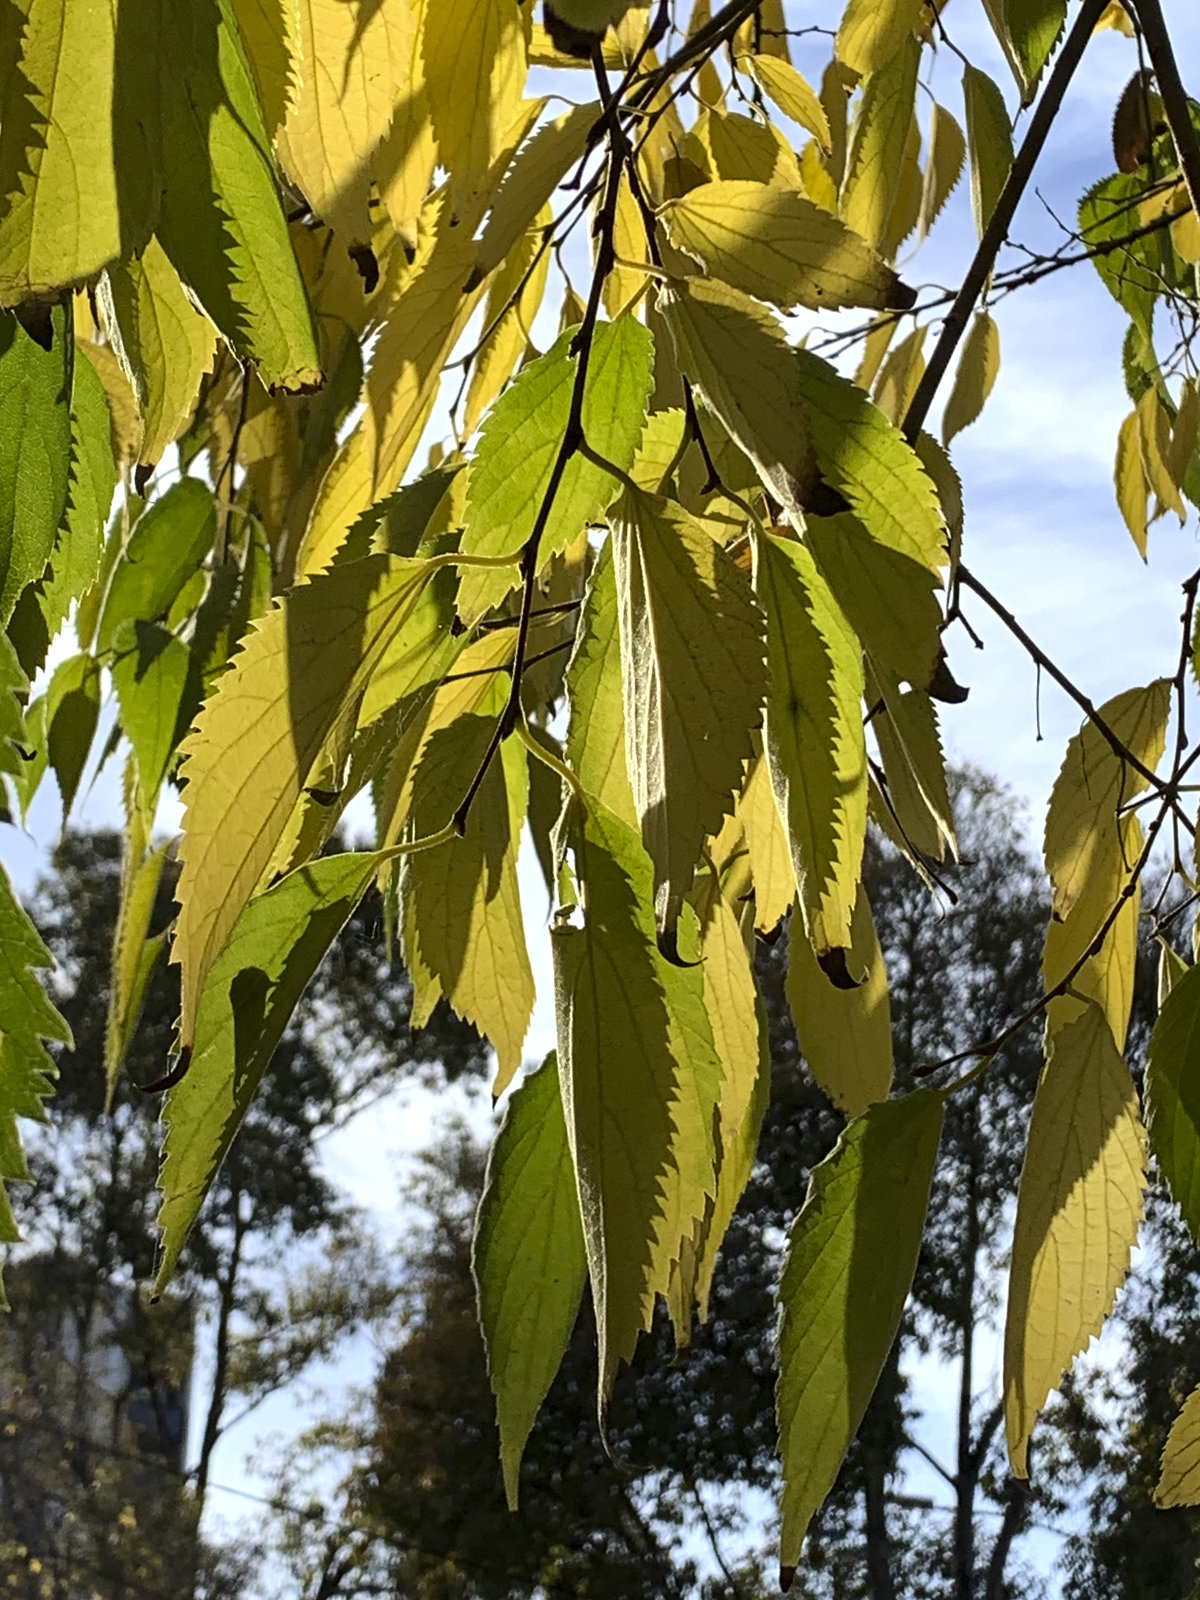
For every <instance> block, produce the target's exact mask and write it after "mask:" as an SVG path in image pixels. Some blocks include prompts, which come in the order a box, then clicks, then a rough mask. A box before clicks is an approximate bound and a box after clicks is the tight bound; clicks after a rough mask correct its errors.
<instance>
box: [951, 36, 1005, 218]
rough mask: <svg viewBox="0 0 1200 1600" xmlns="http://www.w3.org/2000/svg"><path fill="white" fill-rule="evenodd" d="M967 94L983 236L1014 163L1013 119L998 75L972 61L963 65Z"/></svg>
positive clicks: (974, 192)
mask: <svg viewBox="0 0 1200 1600" xmlns="http://www.w3.org/2000/svg"><path fill="white" fill-rule="evenodd" d="M963 98H964V100H965V102H966V111H967V145H968V148H969V149H970V152H971V209H972V211H973V212H974V215H975V227H976V229H977V230H978V232H979V234H980V236H981V237H982V235H983V231H984V229H985V228H986V227H987V225H988V220H989V219H990V217H991V215H992V212H993V211H994V210H995V209H996V201H997V200H998V199H999V198H1000V191H1001V189H1003V187H1004V184H1005V182H1006V180H1007V178H1008V173H1009V169H1010V168H1011V166H1012V158H1013V145H1012V123H1011V122H1010V121H1009V119H1008V110H1007V108H1006V106H1005V104H1004V96H1003V95H1002V94H1001V93H1000V90H999V88H998V86H997V84H996V82H995V79H993V78H989V77H988V75H987V73H986V72H981V71H980V70H979V68H978V67H973V66H971V65H970V64H969V63H968V64H967V65H966V66H965V67H964V68H963Z"/></svg>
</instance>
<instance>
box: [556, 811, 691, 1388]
mask: <svg viewBox="0 0 1200 1600" xmlns="http://www.w3.org/2000/svg"><path fill="white" fill-rule="evenodd" d="M571 822H572V823H573V826H572V827H571V828H570V842H571V846H572V848H573V850H574V856H575V869H576V876H577V879H578V881H579V882H580V883H581V884H582V885H583V886H584V887H585V900H584V903H583V906H582V908H581V909H582V911H583V920H582V926H579V927H572V926H569V925H568V924H567V923H566V922H565V921H564V920H562V918H561V916H560V919H559V921H558V922H557V924H556V925H555V927H554V929H553V932H552V947H553V952H554V971H555V997H556V1004H557V1012H558V1060H559V1071H560V1074H561V1077H562V1095H563V1106H564V1109H565V1112H566V1118H567V1132H568V1137H569V1139H570V1143H571V1152H572V1156H573V1158H574V1162H575V1170H576V1173H577V1175H578V1183H579V1194H580V1210H581V1214H582V1217H583V1232H584V1239H585V1241H586V1244H587V1256H588V1270H589V1274H590V1277H591V1283H592V1299H593V1303H594V1305H595V1307H596V1324H597V1334H598V1339H599V1346H600V1369H599V1396H600V1401H601V1404H602V1405H603V1404H604V1402H605V1401H606V1400H607V1397H608V1395H609V1394H610V1393H611V1391H612V1385H613V1380H614V1378H615V1376H616V1370H617V1365H618V1363H619V1362H620V1361H621V1360H628V1359H629V1358H630V1357H631V1356H632V1355H633V1351H634V1347H635V1345H636V1343H637V1337H638V1334H639V1333H640V1332H641V1331H642V1330H644V1329H647V1328H649V1326H650V1319H651V1316H652V1314H653V1310H654V1299H655V1296H656V1294H665V1293H666V1292H667V1289H668V1287H669V1284H670V1279H671V1267H672V1263H673V1262H674V1261H676V1260H677V1259H678V1257H679V1253H680V1250H681V1248H682V1244H683V1241H684V1240H685V1239H687V1238H690V1237H691V1235H692V1233H693V1231H694V1228H695V1224H696V1222H697V1221H699V1220H700V1219H701V1218H702V1217H703V1215H704V1212H705V1208H706V1205H707V1203H708V1200H709V1199H710V1198H711V1197H712V1195H713V1193H714V1189H715V1175H714V1170H713V1163H714V1146H713V1113H714V1110H715V1106H716V1101H717V1094H718V1089H719V1077H720V1069H719V1067H718V1065H717V1062H716V1057H715V1051H714V1048H713V1042H712V1033H711V1028H710V1027H709V1026H708V1023H707V1018H706V1016H705V1013H704V1002H703V977H702V974H701V970H700V968H699V967H688V968H679V967H674V966H671V965H669V964H668V963H667V962H666V961H664V960H663V959H662V957H661V956H659V955H658V953H657V951H656V949H655V943H654V921H653V917H652V916H651V914H650V912H649V909H648V905H649V900H650V896H651V867H650V862H649V859H648V858H647V856H646V854H645V852H644V850H643V849H642V846H641V842H640V840H639V839H638V837H637V835H636V834H635V833H634V832H633V830H632V829H630V828H628V827H627V826H626V825H625V824H624V823H622V822H621V821H620V820H619V819H618V818H617V817H615V816H613V815H612V814H611V813H610V812H606V811H604V810H603V809H602V808H600V807H599V806H596V805H589V806H588V807H587V808H586V810H585V811H584V812H583V814H582V815H579V812H578V809H576V811H575V812H574V814H573V816H572V818H571ZM706 1035H707V1037H706Z"/></svg>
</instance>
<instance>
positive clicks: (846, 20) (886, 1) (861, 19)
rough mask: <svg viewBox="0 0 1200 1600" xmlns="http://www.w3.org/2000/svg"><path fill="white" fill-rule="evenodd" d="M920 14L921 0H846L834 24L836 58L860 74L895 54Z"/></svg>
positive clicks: (915, 24)
mask: <svg viewBox="0 0 1200 1600" xmlns="http://www.w3.org/2000/svg"><path fill="white" fill-rule="evenodd" d="M920 17H921V0H850V3H849V5H847V7H846V10H845V12H844V13H843V15H842V20H841V24H840V25H839V27H838V32H837V39H836V40H835V41H834V49H835V50H836V51H837V55H838V59H839V60H840V61H844V62H845V63H846V65H847V66H848V67H850V68H852V69H853V70H854V71H855V72H859V73H861V74H862V75H863V76H864V77H866V75H867V74H868V73H870V72H876V71H877V70H878V69H879V68H880V67H882V66H884V65H886V63H887V62H889V61H890V60H891V58H892V57H893V56H894V55H895V54H896V52H897V50H899V48H900V46H901V45H902V44H903V43H904V42H905V40H907V39H908V38H909V37H910V36H911V34H912V32H913V30H914V29H915V28H916V26H917V23H918V22H919V21H920Z"/></svg>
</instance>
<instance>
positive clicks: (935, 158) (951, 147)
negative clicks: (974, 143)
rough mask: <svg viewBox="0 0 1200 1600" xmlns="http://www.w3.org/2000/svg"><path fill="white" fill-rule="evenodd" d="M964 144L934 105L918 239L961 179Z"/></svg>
mask: <svg viewBox="0 0 1200 1600" xmlns="http://www.w3.org/2000/svg"><path fill="white" fill-rule="evenodd" d="M966 154H967V141H966V139H965V138H964V136H963V131H962V129H961V128H960V127H959V125H958V123H957V121H956V120H955V118H954V117H953V116H952V115H951V114H950V112H949V111H947V110H946V108H945V106H943V105H939V104H938V103H937V102H936V101H935V102H934V107H933V114H932V116H931V117H930V120H929V159H928V161H927V162H926V164H925V179H924V183H923V186H922V189H921V212H920V218H919V227H920V235H921V238H922V239H923V238H924V237H925V235H926V234H927V233H928V232H929V230H930V228H932V227H933V225H934V223H935V222H936V221H937V219H938V217H939V215H940V214H941V210H942V207H943V206H944V205H945V204H946V201H947V200H948V199H949V198H950V195H951V193H952V192H953V190H954V186H955V184H956V183H957V182H958V180H959V178H960V177H961V175H962V169H963V162H964V160H965V159H966Z"/></svg>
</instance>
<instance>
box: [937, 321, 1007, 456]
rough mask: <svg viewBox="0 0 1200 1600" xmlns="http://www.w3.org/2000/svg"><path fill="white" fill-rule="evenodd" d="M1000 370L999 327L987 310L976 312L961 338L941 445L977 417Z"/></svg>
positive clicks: (943, 422)
mask: <svg viewBox="0 0 1200 1600" xmlns="http://www.w3.org/2000/svg"><path fill="white" fill-rule="evenodd" d="M999 371H1000V330H999V328H997V326H996V324H995V322H994V321H993V320H992V318H991V317H990V316H989V315H988V313H987V312H986V311H978V312H976V314H975V316H974V317H973V318H972V319H971V326H970V328H969V329H968V331H967V336H966V338H965V339H964V340H963V345H962V354H961V355H960V356H959V358H958V371H957V372H956V373H955V374H954V387H953V388H952V389H951V391H950V398H949V399H948V400H947V401H946V409H945V412H944V413H943V415H942V443H943V444H945V445H948V444H949V443H950V441H951V439H953V438H954V435H955V434H956V433H961V432H962V430H963V429H964V428H969V427H970V426H971V424H972V423H973V422H974V421H976V420H977V418H978V417H979V415H980V413H981V412H982V410H983V408H984V406H985V404H986V403H987V397H988V395H989V394H991V392H992V385H993V384H994V383H995V381H996V374H997V373H998V372H999Z"/></svg>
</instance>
